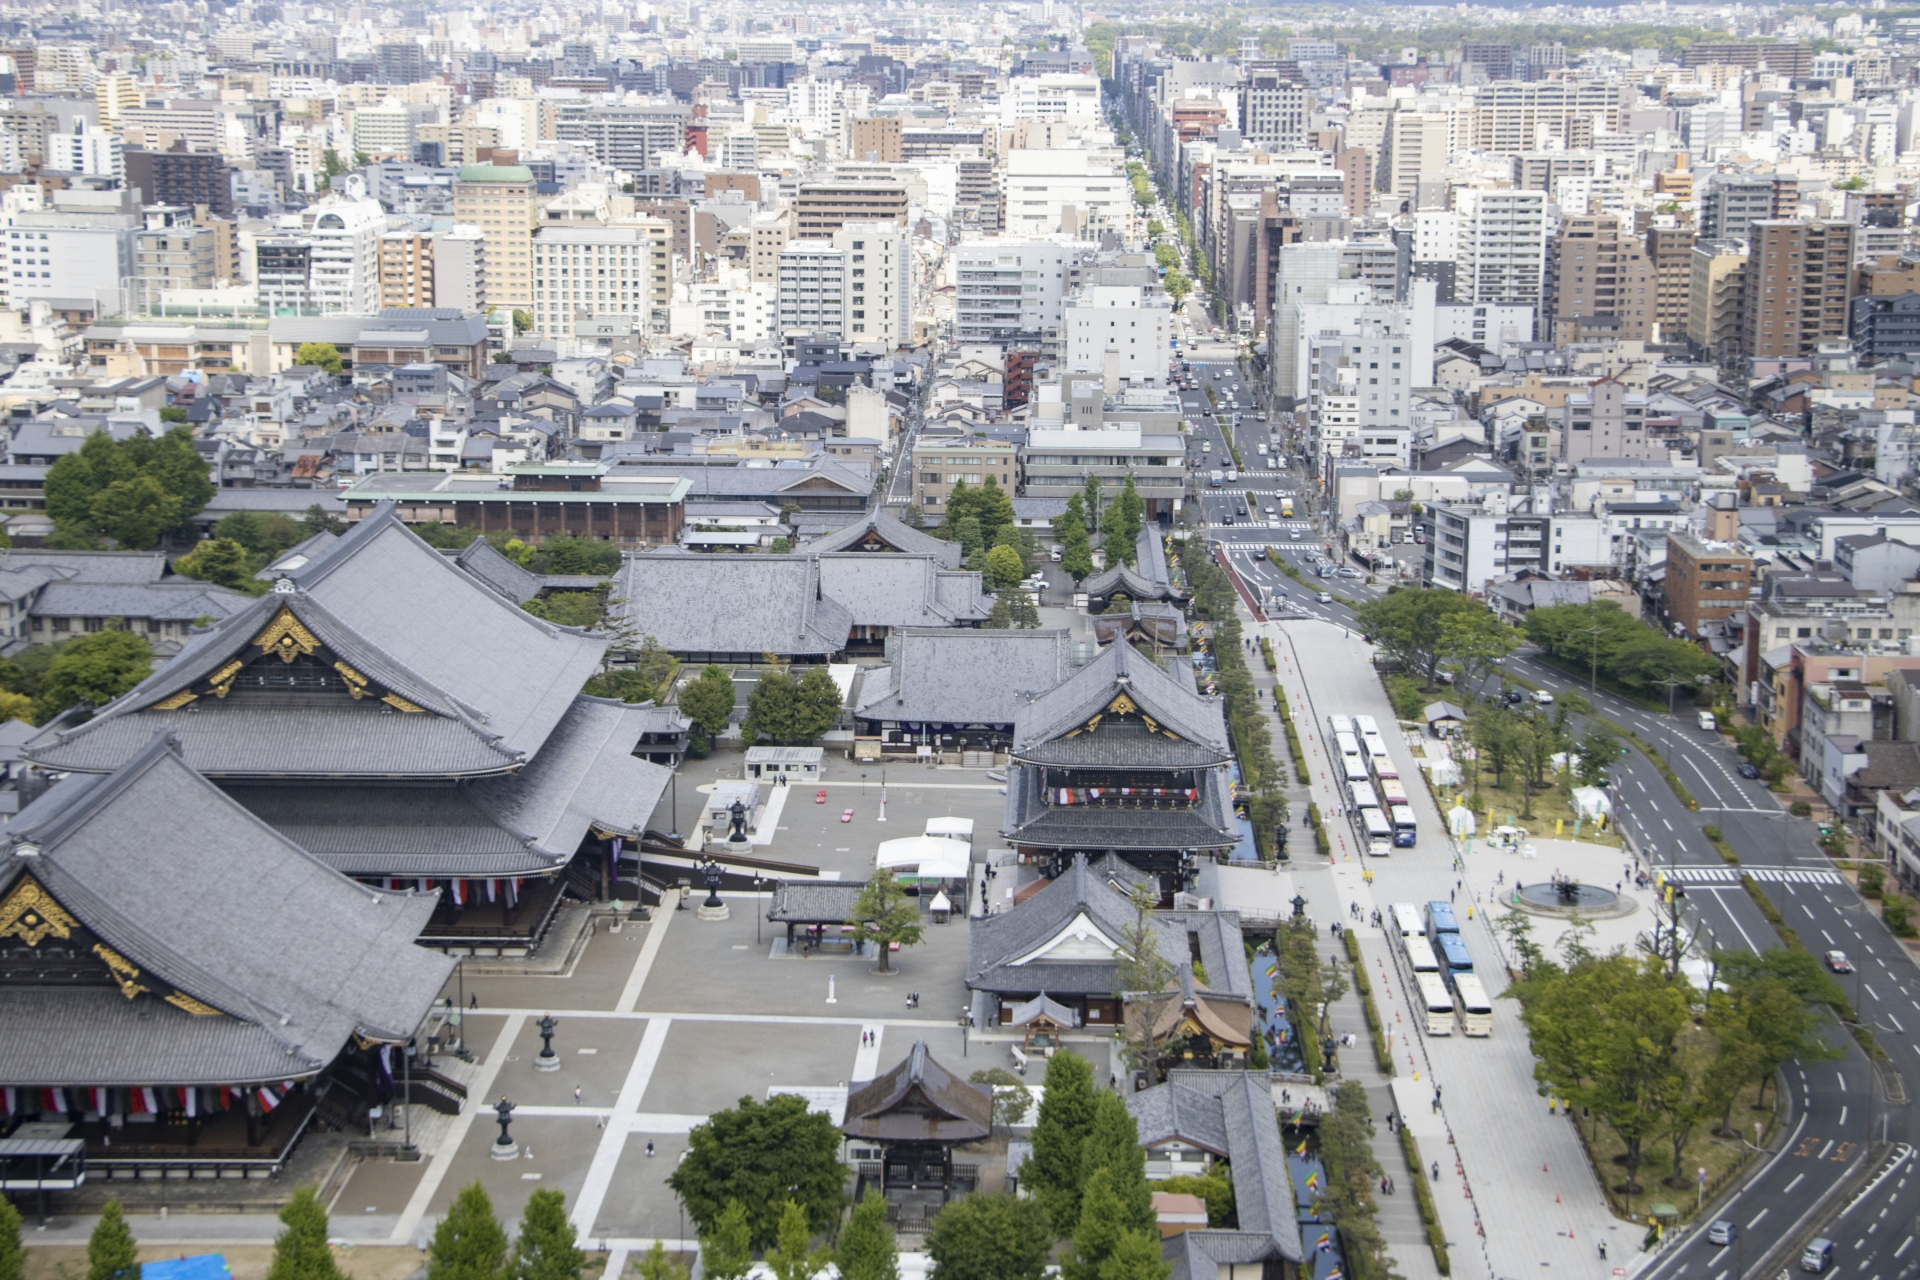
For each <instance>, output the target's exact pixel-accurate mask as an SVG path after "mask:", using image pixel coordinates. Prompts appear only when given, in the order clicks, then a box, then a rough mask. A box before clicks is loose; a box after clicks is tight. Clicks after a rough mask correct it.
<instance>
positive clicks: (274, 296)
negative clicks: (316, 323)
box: [253, 234, 313, 316]
mask: <svg viewBox="0 0 1920 1280" xmlns="http://www.w3.org/2000/svg"><path fill="white" fill-rule="evenodd" d="M312 281H313V242H312V241H310V240H308V239H307V237H306V236H304V235H297V234H288V235H272V236H262V237H260V238H259V239H256V240H255V241H254V242H253V287H254V291H255V292H256V293H257V294H258V295H259V297H260V305H261V307H263V308H265V310H266V311H267V313H268V314H269V315H296V316H297V315H304V314H306V312H307V309H308V308H309V307H311V306H312V304H313V294H312Z"/></svg>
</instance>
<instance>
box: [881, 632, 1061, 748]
mask: <svg viewBox="0 0 1920 1280" xmlns="http://www.w3.org/2000/svg"><path fill="white" fill-rule="evenodd" d="M1072 641H1073V636H1072V633H1071V632H1069V631H1068V630H1067V629H1065V628H1050V629H1046V630H1035V631H989V630H982V629H977V628H973V627H953V628H941V627H903V628H901V629H900V630H899V631H896V632H894V634H893V636H892V637H891V638H890V641H889V651H890V652H891V654H892V656H893V661H892V663H891V664H890V665H889V666H886V667H874V668H869V669H868V670H867V671H866V673H865V678H864V681H863V683H862V685H861V691H860V699H861V701H860V705H859V707H858V708H857V713H858V714H859V715H861V716H864V717H867V718H870V719H874V720H906V721H912V722H914V723H941V724H1004V725H1011V724H1012V723H1013V721H1014V717H1015V716H1016V715H1018V714H1019V710H1020V708H1021V707H1022V706H1023V705H1025V703H1026V702H1027V700H1029V699H1031V698H1034V697H1037V696H1038V695H1040V694H1042V693H1045V692H1046V691H1047V690H1048V689H1051V688H1053V687H1054V686H1055V685H1057V684H1059V683H1060V682H1061V681H1062V680H1064V679H1065V678H1066V675H1067V671H1068V663H1069V660H1070V659H1071V657H1072Z"/></svg>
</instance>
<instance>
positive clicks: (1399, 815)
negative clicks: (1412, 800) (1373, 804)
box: [1387, 804, 1420, 849]
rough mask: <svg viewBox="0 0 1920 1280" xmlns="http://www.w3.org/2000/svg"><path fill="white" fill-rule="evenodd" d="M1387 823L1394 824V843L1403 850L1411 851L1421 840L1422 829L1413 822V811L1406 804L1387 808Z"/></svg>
mask: <svg viewBox="0 0 1920 1280" xmlns="http://www.w3.org/2000/svg"><path fill="white" fill-rule="evenodd" d="M1387 821H1388V822H1390V823H1392V824H1393V843H1394V844H1395V845H1396V846H1398V847H1399V848H1402V849H1411V848H1413V846H1414V845H1415V844H1416V843H1418V841H1419V839H1420V829H1419V826H1418V824H1416V823H1415V822H1414V820H1413V810H1412V808H1410V807H1409V806H1407V805H1404V804H1395V805H1389V806H1387Z"/></svg>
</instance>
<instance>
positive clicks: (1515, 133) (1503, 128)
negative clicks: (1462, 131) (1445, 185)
mask: <svg viewBox="0 0 1920 1280" xmlns="http://www.w3.org/2000/svg"><path fill="white" fill-rule="evenodd" d="M1638 99H1639V90H1637V89H1636V88H1634V86H1632V85H1631V84H1622V83H1615V82H1612V81H1604V80H1548V81H1538V82H1533V83H1520V82H1518V81H1514V82H1508V83H1502V84H1489V85H1481V86H1479V87H1477V88H1475V89H1474V90H1473V101H1472V110H1471V111H1470V112H1469V113H1468V118H1469V119H1470V120H1471V122H1472V130H1473V133H1472V137H1471V139H1470V141H1468V142H1463V143H1461V145H1462V146H1463V147H1464V146H1475V147H1479V148H1480V149H1482V150H1484V151H1496V152H1501V153H1504V154H1509V155H1512V154H1518V153H1519V152H1522V151H1535V150H1538V149H1539V148H1540V145H1541V142H1542V141H1543V138H1544V140H1547V141H1557V142H1559V143H1560V144H1561V145H1562V146H1565V147H1570V148H1576V149H1577V148H1582V147H1590V146H1592V145H1593V138H1594V134H1595V132H1596V130H1595V123H1596V121H1597V122H1598V123H1599V124H1600V125H1601V126H1603V127H1602V129H1601V130H1600V131H1601V132H1607V133H1616V132H1619V131H1620V129H1621V128H1622V126H1623V123H1624V122H1625V118H1626V113H1627V112H1628V111H1630V110H1631V109H1632V108H1633V104H1634V103H1635V102H1636V101H1638Z"/></svg>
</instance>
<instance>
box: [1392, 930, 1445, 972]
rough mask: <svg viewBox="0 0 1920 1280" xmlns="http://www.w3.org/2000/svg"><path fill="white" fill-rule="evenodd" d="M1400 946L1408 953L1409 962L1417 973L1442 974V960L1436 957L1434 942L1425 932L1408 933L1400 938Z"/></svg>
mask: <svg viewBox="0 0 1920 1280" xmlns="http://www.w3.org/2000/svg"><path fill="white" fill-rule="evenodd" d="M1400 946H1401V947H1402V948H1403V949H1404V950H1405V951H1406V953H1407V963H1408V964H1409V965H1411V966H1413V971H1414V972H1415V973H1431V974H1433V975H1434V976H1435V977H1438V976H1439V974H1440V961H1439V960H1438V959H1436V958H1435V957H1434V954H1433V944H1432V943H1431V942H1428V941H1427V938H1426V935H1425V934H1420V933H1415V934H1408V935H1407V936H1406V937H1404V938H1401V939H1400Z"/></svg>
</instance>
